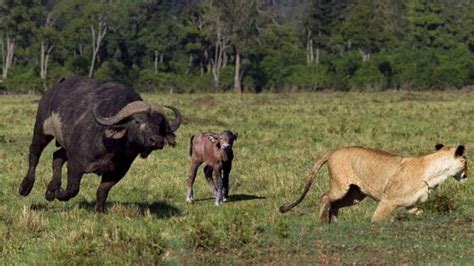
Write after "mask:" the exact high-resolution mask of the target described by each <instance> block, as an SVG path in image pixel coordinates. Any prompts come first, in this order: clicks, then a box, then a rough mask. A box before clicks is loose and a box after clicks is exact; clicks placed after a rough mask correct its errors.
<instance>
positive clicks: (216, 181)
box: [212, 167, 223, 206]
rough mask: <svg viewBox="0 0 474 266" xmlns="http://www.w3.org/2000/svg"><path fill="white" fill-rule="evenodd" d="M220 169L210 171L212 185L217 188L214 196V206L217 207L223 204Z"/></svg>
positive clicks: (214, 168) (215, 168)
mask: <svg viewBox="0 0 474 266" xmlns="http://www.w3.org/2000/svg"><path fill="white" fill-rule="evenodd" d="M221 171H222V169H221V168H220V167H213V171H212V177H213V179H214V184H216V186H217V191H216V195H215V199H216V201H215V203H214V204H215V205H216V206H219V205H221V204H222V202H223V197H222V196H223V195H222V174H221Z"/></svg>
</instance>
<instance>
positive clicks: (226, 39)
mask: <svg viewBox="0 0 474 266" xmlns="http://www.w3.org/2000/svg"><path fill="white" fill-rule="evenodd" d="M0 48H1V54H2V57H1V58H2V62H1V68H2V72H1V75H2V76H1V83H0V91H7V92H15V93H24V92H29V91H37V92H44V91H45V90H46V89H47V88H48V87H49V86H51V85H53V84H54V83H55V82H56V81H57V80H58V79H59V78H60V77H62V76H68V75H84V76H89V77H94V78H97V79H104V80H110V79H113V80H122V81H125V82H127V83H129V84H132V85H134V86H135V87H136V88H137V89H138V90H142V91H169V90H173V91H178V92H179V91H201V90H205V91H222V90H234V91H235V92H242V91H257V92H259V91H280V90H294V89H298V90H321V89H336V90H384V89H413V90H415V89H416V90H422V89H446V88H462V87H464V86H467V85H470V84H474V1H472V0H451V1H445V0H431V1H428V0H379V1H372V0H313V1H308V0H226V1H220V0H174V1H173V0H95V1H92V0H1V2H0Z"/></svg>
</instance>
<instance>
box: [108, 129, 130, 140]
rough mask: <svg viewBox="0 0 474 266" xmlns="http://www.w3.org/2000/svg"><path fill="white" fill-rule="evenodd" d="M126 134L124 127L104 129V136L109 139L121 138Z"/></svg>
mask: <svg viewBox="0 0 474 266" xmlns="http://www.w3.org/2000/svg"><path fill="white" fill-rule="evenodd" d="M126 134H127V129H126V128H125V127H109V128H107V129H106V130H105V137H107V138H109V139H121V138H123V137H124V136H125V135H126Z"/></svg>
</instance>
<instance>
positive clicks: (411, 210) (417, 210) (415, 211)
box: [407, 207, 423, 215]
mask: <svg viewBox="0 0 474 266" xmlns="http://www.w3.org/2000/svg"><path fill="white" fill-rule="evenodd" d="M407 212H408V213H411V214H414V215H420V214H421V213H422V212H423V209H421V208H418V207H407Z"/></svg>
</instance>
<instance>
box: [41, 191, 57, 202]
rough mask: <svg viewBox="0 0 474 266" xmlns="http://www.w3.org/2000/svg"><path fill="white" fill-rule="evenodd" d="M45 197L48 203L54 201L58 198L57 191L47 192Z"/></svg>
mask: <svg viewBox="0 0 474 266" xmlns="http://www.w3.org/2000/svg"><path fill="white" fill-rule="evenodd" d="M44 197H45V198H46V200H47V201H53V200H54V198H55V197H56V191H51V190H46V193H45V194H44Z"/></svg>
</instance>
